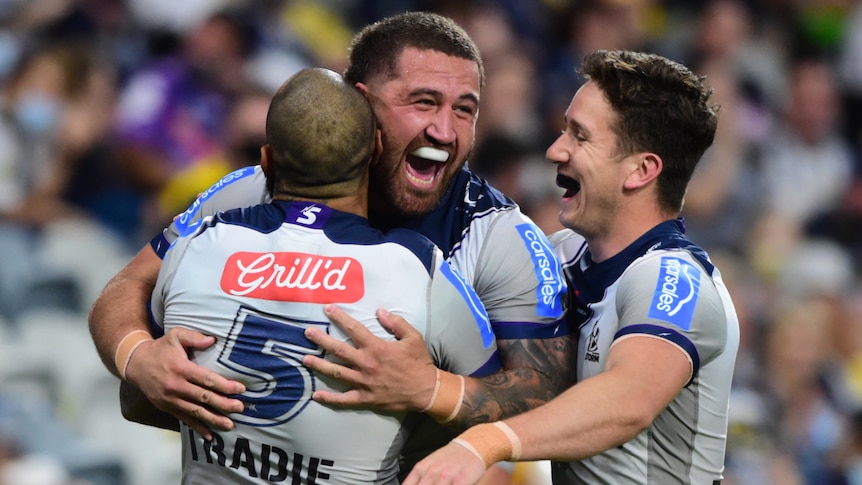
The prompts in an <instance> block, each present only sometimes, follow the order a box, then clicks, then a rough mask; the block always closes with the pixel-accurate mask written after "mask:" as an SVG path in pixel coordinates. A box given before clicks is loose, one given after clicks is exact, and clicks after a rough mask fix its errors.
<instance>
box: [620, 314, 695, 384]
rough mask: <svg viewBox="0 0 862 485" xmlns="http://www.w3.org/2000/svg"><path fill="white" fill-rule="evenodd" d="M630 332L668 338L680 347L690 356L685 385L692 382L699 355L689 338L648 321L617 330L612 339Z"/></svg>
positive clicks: (630, 333)
mask: <svg viewBox="0 0 862 485" xmlns="http://www.w3.org/2000/svg"><path fill="white" fill-rule="evenodd" d="M632 334H647V335H653V336H655V337H659V338H663V339H665V340H669V341H671V342H673V343H675V344H677V345H679V346H680V347H682V349H683V350H684V351H685V352H686V353H687V354H688V355H689V357H691V364H692V365H691V366H692V371H691V379H689V381H688V382H686V384H685V385H686V386H688V385H689V384H691V383H692V381H693V380H694V378H695V376H697V373H698V372H699V371H700V355H699V354H698V353H697V347H695V346H694V344H693V343H692V342H691V340H689V338H688V337H686V336H685V335H683V334H681V333H679V332H677V331H676V330H674V329H672V328H668V327H662V326H659V325H650V324H648V323H642V324H638V325H629V326H627V327H624V328H622V329H620V331H619V332H617V334H616V335H615V336H614V339H615V340H616V339H618V338H620V337H622V336H624V335H632Z"/></svg>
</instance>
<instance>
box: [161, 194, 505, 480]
mask: <svg viewBox="0 0 862 485" xmlns="http://www.w3.org/2000/svg"><path fill="white" fill-rule="evenodd" d="M432 302H433V304H432ZM327 303H336V304H338V305H339V306H340V307H341V308H343V309H344V310H345V311H347V312H348V313H349V314H350V315H352V316H353V317H355V318H357V319H358V320H360V321H361V322H363V323H364V324H365V325H366V326H367V327H368V328H369V329H370V330H371V331H372V332H373V333H374V334H375V335H376V336H378V337H380V338H383V339H387V340H391V339H393V338H394V337H393V336H392V335H391V334H389V333H388V332H387V331H386V330H385V329H384V328H383V327H382V326H381V325H380V324H379V322H378V321H377V318H376V310H377V309H378V308H387V309H389V310H390V311H392V312H393V313H396V314H399V315H401V316H403V317H404V318H406V319H407V321H409V322H410V323H411V324H413V325H414V326H415V327H416V328H417V329H418V330H419V331H420V332H421V333H422V334H423V336H424V338H425V341H426V344H427V346H428V349H429V352H430V353H431V355H432V357H433V359H434V361H435V364H437V365H438V366H439V367H441V368H443V369H446V370H448V371H451V372H454V373H458V374H464V375H485V374H488V373H492V372H495V371H497V370H499V368H500V365H499V360H498V359H497V356H496V344H495V340H494V335H493V332H492V330H491V326H490V323H489V321H488V318H487V314H486V313H485V311H484V309H483V307H482V305H481V302H480V301H479V299H478V297H477V296H476V294H475V293H474V292H473V291H472V289H471V288H470V287H469V285H467V284H466V283H465V282H464V281H463V279H462V278H461V277H460V276H459V275H458V274H457V273H456V272H455V271H453V270H452V268H451V267H450V266H449V264H448V263H446V261H445V259H444V258H443V255H442V253H441V252H440V250H439V249H438V248H436V247H435V246H434V245H433V244H432V243H431V242H430V241H429V240H428V239H426V238H424V237H423V236H421V235H419V234H417V233H415V232H413V231H407V230H393V231H390V232H389V233H388V234H386V235H384V234H383V233H381V232H380V231H378V230H376V229H373V228H371V227H370V226H369V225H368V223H367V221H366V220H365V219H363V218H361V217H358V216H355V215H351V214H347V213H343V212H339V211H334V210H332V209H330V208H328V207H326V206H323V205H319V204H314V203H311V202H281V201H276V202H272V203H270V204H264V205H258V206H254V207H250V208H246V209H237V210H232V211H228V212H225V213H219V214H217V215H216V216H213V217H208V218H206V219H204V220H203V221H202V222H201V224H198V225H197V228H196V229H195V230H194V231H192V232H191V233H189V234H188V235H186V236H185V237H180V238H178V239H176V241H175V242H174V243H173V244H172V246H171V248H170V250H168V251H167V252H166V254H165V259H164V262H163V264H162V268H161V271H160V273H159V278H158V282H157V284H156V288H155V290H154V292H153V299H152V312H153V318H154V320H155V322H156V323H157V324H160V325H163V327H164V329H165V330H169V329H171V328H173V327H185V328H191V329H194V330H198V331H200V332H203V333H206V334H209V335H214V336H215V337H216V339H217V342H216V344H215V345H214V346H213V347H212V348H210V349H207V350H204V351H201V352H197V353H196V354H195V355H194V356H193V360H194V361H195V362H196V363H198V364H200V365H202V366H204V367H207V368H210V369H213V370H215V371H216V372H217V373H219V374H220V375H224V376H226V377H228V378H230V379H234V380H238V381H241V382H243V383H245V385H246V387H247V392H245V393H243V394H242V395H239V396H237V397H238V398H239V399H241V400H242V401H244V402H245V404H246V409H245V411H243V412H242V413H240V414H232V415H230V418H231V419H232V420H233V421H234V422H235V423H236V427H235V428H234V429H233V430H232V431H229V432H219V433H217V434H215V435H214V436H215V439H214V440H213V441H212V442H205V441H204V440H203V439H202V438H201V437H200V436H198V435H197V434H196V433H194V431H193V430H191V429H190V428H188V427H186V426H183V428H182V430H181V432H182V440H183V483H184V484H216V485H218V484H225V485H227V484H238V483H247V484H260V483H271V482H284V483H302V484H312V483H318V484H356V483H397V481H396V475H397V473H398V457H399V452H400V450H401V447H402V445H403V443H404V440H405V438H406V432H405V430H404V428H403V426H402V422H403V420H404V418H405V416H406V413H374V412H371V411H367V410H347V409H333V408H330V407H327V406H324V405H322V404H319V403H316V402H314V401H313V400H311V398H310V397H311V393H312V392H313V391H314V390H317V389H324V390H338V391H340V390H343V388H341V387H339V386H337V385H336V384H335V383H333V382H331V381H329V380H328V379H326V378H323V377H322V376H319V375H316V374H314V373H312V372H310V371H309V370H308V369H307V368H305V367H304V366H303V365H302V364H301V360H302V357H303V356H304V355H308V354H311V355H320V356H323V357H324V358H327V359H331V358H333V357H332V356H331V355H326V354H324V352H323V351H322V350H321V349H320V348H319V347H317V346H316V345H315V344H313V343H312V342H310V341H309V340H308V339H306V338H305V336H304V333H303V332H304V330H305V329H307V328H310V327H318V328H320V329H322V330H324V331H326V332H329V333H331V334H332V335H333V336H335V337H336V338H340V339H343V340H346V339H347V337H346V336H345V335H344V334H343V333H342V332H341V331H340V330H339V328H338V327H337V326H336V325H330V323H329V320H328V319H327V318H326V316H325V315H324V313H323V307H324V305H325V304H327Z"/></svg>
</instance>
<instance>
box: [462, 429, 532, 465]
mask: <svg viewBox="0 0 862 485" xmlns="http://www.w3.org/2000/svg"><path fill="white" fill-rule="evenodd" d="M452 443H456V444H459V445H461V446H463V447H464V448H467V449H468V450H470V452H472V453H473V454H474V455H476V457H478V458H479V459H480V460H482V462H483V463H485V468H488V467H489V466H491V465H493V464H494V463H497V462H498V461H516V460H518V458H520V456H521V439H520V438H518V435H516V434H515V432H514V431H512V428H510V427H509V426H508V425H506V424H505V423H503V422H502V421H496V422H494V423H486V424H479V425H476V426H473V427H472V428H470V429H468V430H467V431H464V432H463V433H461V434H460V435H458V437H457V438H455V439H453V440H452Z"/></svg>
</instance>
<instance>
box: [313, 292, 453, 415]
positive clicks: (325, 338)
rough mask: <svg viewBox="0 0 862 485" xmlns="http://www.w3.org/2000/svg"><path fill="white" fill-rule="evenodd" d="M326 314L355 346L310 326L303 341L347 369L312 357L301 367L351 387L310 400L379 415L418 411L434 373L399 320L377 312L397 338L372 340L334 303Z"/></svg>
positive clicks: (414, 334) (420, 344)
mask: <svg viewBox="0 0 862 485" xmlns="http://www.w3.org/2000/svg"><path fill="white" fill-rule="evenodd" d="M326 312H327V315H328V316H329V318H330V319H331V320H332V321H333V322H335V323H336V324H337V325H338V326H339V327H341V329H342V330H344V332H345V333H347V335H348V336H349V337H350V338H351V339H352V340H353V342H354V343H355V344H356V347H353V346H351V345H350V344H349V343H346V342H342V341H340V340H337V339H336V338H334V337H332V336H330V335H327V334H326V333H324V332H322V331H320V330H319V329H316V328H309V329H308V330H306V331H305V335H306V337H308V339H309V340H311V341H312V342H314V343H316V344H317V345H319V346H320V347H321V348H323V349H324V350H326V351H327V352H329V353H331V354H333V355H335V356H336V357H338V358H339V359H341V360H342V361H344V362H346V363H347V366H345V365H340V364H336V363H334V362H331V361H328V360H325V359H322V358H320V357H315V356H310V355H309V356H305V357H304V358H303V360H302V363H303V364H305V365H306V366H307V367H308V368H310V369H312V370H315V371H317V372H319V373H321V374H323V375H326V376H329V377H332V378H334V379H337V380H339V381H341V382H344V383H346V384H348V385H349V386H351V387H352V389H351V390H349V391H345V392H340V393H337V392H328V391H316V392H315V393H314V394H313V396H312V398H313V399H314V400H315V401H318V402H321V403H324V404H332V405H336V406H345V407H373V408H375V409H378V410H383V411H422V410H423V409H424V408H425V407H426V406H427V405H428V403H429V402H431V395H432V394H433V392H434V385H435V383H436V379H437V369H436V367H435V366H434V363H433V362H432V361H431V356H430V355H429V354H428V349H427V348H425V341H424V340H423V339H422V334H420V333H419V332H418V331H417V330H416V329H415V328H413V326H411V325H410V324H409V323H408V322H407V321H406V320H404V319H403V318H401V317H399V316H397V315H395V314H392V313H389V312H388V311H386V310H378V312H377V319H378V320H379V321H380V324H381V325H383V327H384V328H385V329H387V330H388V331H390V332H392V334H393V335H395V337H396V338H397V339H398V340H395V341H386V340H383V339H380V338H378V337H376V336H374V335H373V334H372V333H371V332H370V331H369V330H368V329H367V328H366V327H365V325H363V324H362V323H360V322H359V321H358V320H356V319H354V318H352V317H351V316H350V315H348V314H346V313H344V312H343V311H342V310H341V309H339V308H337V307H335V306H334V305H327V307H326Z"/></svg>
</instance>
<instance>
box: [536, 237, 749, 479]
mask: <svg viewBox="0 0 862 485" xmlns="http://www.w3.org/2000/svg"><path fill="white" fill-rule="evenodd" d="M551 241H552V242H553V243H554V246H555V248H556V250H557V255H558V256H559V257H560V259H561V260H562V261H563V270H564V272H565V274H566V279H567V281H568V284H569V288H570V290H571V292H572V298H571V299H572V301H571V302H570V309H569V326H570V328H571V329H572V331H574V329H578V333H579V339H578V353H577V360H576V362H577V364H576V365H577V379H578V381H579V382H580V381H582V380H584V379H587V378H589V377H591V376H594V375H597V374H600V373H601V372H603V371H604V370H605V365H606V359H607V356H608V352H609V351H610V349H611V347H612V346H613V345H614V343H616V342H619V341H620V340H622V339H625V338H627V337H629V336H632V335H650V336H653V337H658V338H663V339H666V340H668V341H670V342H672V343H673V344H674V345H677V346H678V347H679V348H680V349H682V350H683V351H684V352H686V353H687V354H688V356H689V358H690V359H691V362H692V369H693V372H692V375H691V379H690V380H689V382H688V384H687V385H686V386H685V388H683V389H682V391H681V392H680V393H679V394H678V395H677V396H676V397H675V398H674V400H673V401H671V403H670V404H669V405H668V407H667V408H666V409H665V410H664V411H662V412H661V414H659V415H658V417H657V418H656V419H655V420H654V421H653V423H652V424H651V425H650V427H649V428H647V429H646V430H644V431H643V432H641V433H640V434H638V435H637V436H636V437H635V438H634V439H632V440H631V441H629V442H627V443H624V444H622V445H620V446H617V447H614V448H611V449H609V450H607V451H605V452H603V453H600V454H598V455H596V456H593V457H591V458H587V459H584V460H581V461H577V462H571V463H553V465H552V469H553V471H552V475H553V480H554V483H555V484H558V485H570V484H581V483H583V484H596V483H602V484H614V485H615V484H620V483H629V484H641V485H647V484H655V483H661V484H663V485H664V484H668V485H671V484H697V485H700V484H712V483H713V482H715V481H717V480H720V479H721V478H722V472H723V470H724V455H725V446H726V440H727V418H728V406H729V399H730V386H731V379H732V376H733V367H734V363H735V360H736V352H737V348H738V347H739V323H738V320H737V317H736V312H735V310H734V307H733V303H732V302H731V300H730V296H729V294H728V291H727V289H726V288H725V286H724V283H723V282H722V280H721V276H720V274H719V272H718V269H716V268H715V267H714V266H713V265H712V263H710V261H709V259H708V257H707V255H706V253H705V252H703V250H701V249H700V248H699V247H697V246H695V245H694V244H693V243H691V242H690V241H689V240H688V239H686V238H685V236H684V227H683V225H682V221H667V222H664V223H662V224H659V225H658V226H656V227H655V228H653V229H652V230H651V231H649V232H648V233H646V234H645V235H643V236H641V238H639V239H638V240H637V241H635V242H634V243H633V244H631V245H630V246H629V247H627V248H626V249H625V250H623V251H622V252H621V253H620V254H617V255H616V256H614V257H612V258H610V259H608V260H606V261H603V262H601V263H592V262H591V259H590V254H589V250H588V249H587V247H586V244H585V242H584V239H583V238H582V237H581V236H579V235H577V234H575V233H574V232H572V231H569V230H564V231H560V232H558V233H556V234H554V235H552V236H551Z"/></svg>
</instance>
